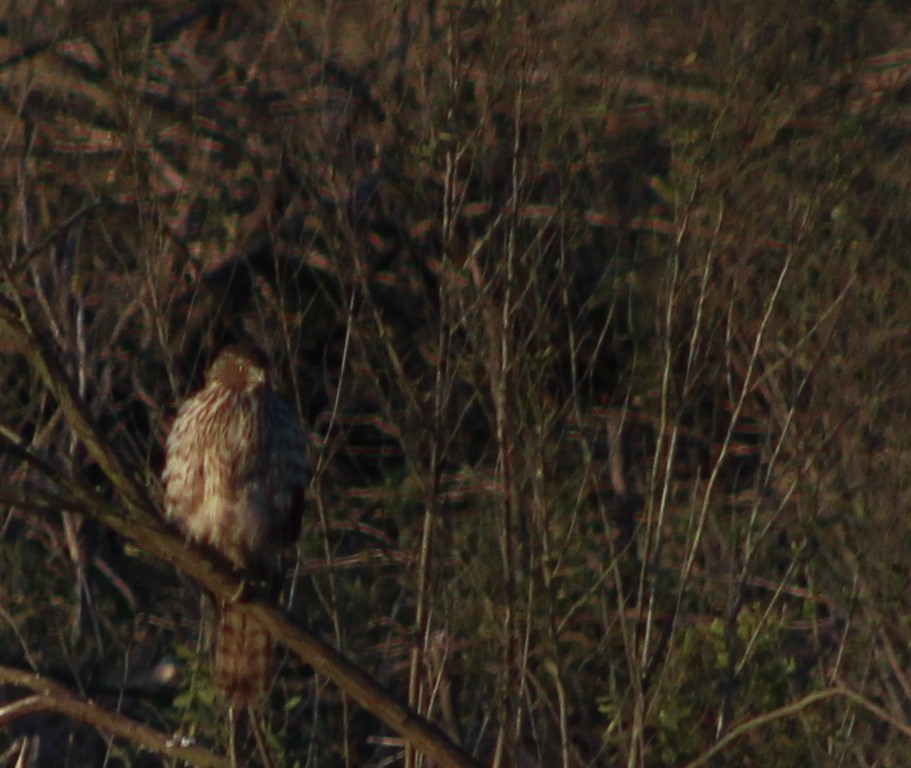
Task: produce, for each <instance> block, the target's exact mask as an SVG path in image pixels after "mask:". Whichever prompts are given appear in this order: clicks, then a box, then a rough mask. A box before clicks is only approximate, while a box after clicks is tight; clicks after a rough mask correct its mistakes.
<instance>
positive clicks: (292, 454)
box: [162, 347, 309, 708]
mask: <svg viewBox="0 0 911 768" xmlns="http://www.w3.org/2000/svg"><path fill="white" fill-rule="evenodd" d="M306 443H307V438H306V434H305V432H304V430H303V428H302V427H301V425H300V422H299V421H298V419H297V416H296V415H295V413H294V412H293V411H292V410H291V408H290V407H289V406H288V404H287V403H286V402H285V401H284V400H283V399H282V398H281V397H279V396H278V395H277V394H276V393H275V392H274V391H273V390H272V388H271V386H270V382H269V370H268V361H267V360H266V359H265V356H264V355H263V354H262V353H260V352H258V351H251V350H245V349H242V348H239V347H228V348H226V349H225V350H223V351H222V352H221V354H219V355H218V357H217V358H216V359H215V361H214V362H213V363H212V365H211V366H210V367H209V370H208V372H207V374H206V385H205V387H204V388H203V389H202V390H201V391H200V392H198V393H197V394H196V395H194V396H193V397H191V398H189V399H188V400H186V401H185V402H184V403H183V404H182V405H181V406H180V408H179V410H178V413H177V418H176V420H175V421H174V426H173V427H172V428H171V432H170V434H169V436H168V441H167V458H166V460H165V468H164V472H163V474H162V480H163V481H164V486H165V511H166V514H167V516H168V518H169V519H170V520H173V521H174V522H176V523H177V525H178V526H179V527H180V528H181V529H182V530H183V532H184V533H185V534H186V536H187V537H188V538H190V539H192V540H194V541H198V542H201V543H203V544H205V545H208V546H210V547H212V548H213V549H214V550H216V551H218V552H219V553H221V554H222V555H223V556H224V557H226V558H227V559H228V560H230V561H231V562H232V563H233V564H234V566H235V567H236V568H238V569H239V570H240V571H242V572H244V573H245V574H247V575H249V576H251V577H252V578H254V579H265V580H266V583H267V584H271V585H272V586H273V588H275V589H276V591H277V588H278V587H279V586H280V581H279V577H280V570H279V561H280V557H279V556H280V553H281V550H282V549H283V548H284V547H285V546H286V545H288V544H289V543H293V542H294V541H296V540H297V537H298V535H299V533H300V525H301V514H302V512H303V504H304V491H305V489H306V486H307V483H308V473H309V467H308V463H307V452H306ZM217 608H218V619H217V621H218V625H217V628H216V635H215V683H216V686H217V687H218V689H219V690H220V691H221V692H222V693H223V694H224V695H225V697H226V698H227V700H228V702H229V704H230V705H231V706H232V707H238V708H240V707H249V706H251V705H253V704H256V703H257V702H259V701H260V700H261V699H262V697H263V696H264V694H265V692H266V688H267V684H268V679H269V660H270V656H271V647H272V641H271V638H270V636H269V633H268V631H267V630H266V629H265V628H264V627H263V626H262V625H261V624H260V623H259V622H258V621H257V620H256V618H255V616H253V615H252V613H251V612H250V610H249V607H247V606H245V605H244V604H243V603H242V602H235V603H231V602H223V603H221V604H220V605H218V606H217Z"/></svg>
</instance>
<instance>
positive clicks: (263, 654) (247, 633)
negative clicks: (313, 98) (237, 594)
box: [215, 604, 272, 707]
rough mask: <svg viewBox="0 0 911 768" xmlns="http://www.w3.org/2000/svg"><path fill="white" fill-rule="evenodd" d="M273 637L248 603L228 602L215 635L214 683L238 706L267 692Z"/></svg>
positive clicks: (258, 699) (250, 701) (251, 703)
mask: <svg viewBox="0 0 911 768" xmlns="http://www.w3.org/2000/svg"><path fill="white" fill-rule="evenodd" d="M271 657H272V638H271V637H270V635H269V632H268V631H267V630H266V628H265V627H263V625H262V624H260V623H259V621H258V620H257V619H256V617H255V616H253V614H252V612H251V611H250V608H249V606H246V605H240V604H225V605H222V608H221V616H220V618H219V622H218V631H217V634H216V637H215V685H216V687H217V688H218V690H219V691H220V692H221V693H222V694H223V695H224V696H225V698H227V700H228V701H229V702H231V703H232V704H233V705H235V706H236V707H249V706H251V705H253V704H256V703H258V702H259V701H261V700H262V698H263V697H264V696H265V694H266V688H267V687H268V684H269V662H270V660H271Z"/></svg>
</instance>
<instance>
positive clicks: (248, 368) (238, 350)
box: [206, 346, 269, 389]
mask: <svg viewBox="0 0 911 768" xmlns="http://www.w3.org/2000/svg"><path fill="white" fill-rule="evenodd" d="M268 370H269V361H268V360H267V359H266V356H265V355H264V354H263V353H262V352H261V351H260V350H258V349H248V348H245V347H237V346H231V347H225V348H224V349H223V350H222V351H221V352H220V353H219V354H218V357H216V358H215V362H213V363H212V365H210V366H209V372H208V374H207V376H206V383H207V384H212V383H215V382H217V383H218V384H220V385H222V386H224V387H229V388H231V389H255V388H256V387H260V386H268V385H269V374H268Z"/></svg>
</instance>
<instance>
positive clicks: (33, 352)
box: [0, 274, 480, 768]
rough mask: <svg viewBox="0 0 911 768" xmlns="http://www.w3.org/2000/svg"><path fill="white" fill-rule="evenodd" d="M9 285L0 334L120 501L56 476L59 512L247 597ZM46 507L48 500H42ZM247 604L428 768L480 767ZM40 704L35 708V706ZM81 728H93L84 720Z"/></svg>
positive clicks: (358, 675) (293, 626)
mask: <svg viewBox="0 0 911 768" xmlns="http://www.w3.org/2000/svg"><path fill="white" fill-rule="evenodd" d="M7 278H9V274H7ZM7 286H8V288H9V289H10V292H11V293H12V294H13V299H10V298H7V297H4V296H0V330H3V331H5V332H6V333H7V334H8V335H9V336H11V337H13V338H14V339H15V340H16V341H17V342H18V343H19V346H20V349H21V351H22V352H23V354H25V355H26V357H27V358H28V361H29V363H30V365H31V366H32V367H33V368H34V370H35V371H36V373H37V374H38V376H39V377H40V378H41V380H42V381H43V383H44V385H45V386H46V387H47V388H48V390H50V392H51V393H52V394H53V395H54V397H55V398H56V399H57V402H58V403H59V405H60V407H61V409H62V411H63V413H64V414H65V416H66V418H67V420H68V422H69V424H70V427H71V428H72V430H73V433H74V434H75V435H77V437H78V438H79V440H80V441H81V442H82V443H83V445H84V446H85V448H86V450H87V451H88V453H89V455H91V456H92V458H93V459H94V460H95V461H96V462H97V464H98V465H99V467H100V468H101V469H102V471H103V472H104V474H105V475H106V476H107V477H108V479H109V480H110V482H111V484H112V486H113V487H114V490H115V491H116V496H117V502H112V501H109V500H108V499H106V498H104V497H103V496H102V495H101V494H100V493H99V492H98V491H96V490H95V489H94V488H92V487H90V486H87V485H85V484H81V483H79V482H78V481H75V480H70V479H66V478H62V477H61V476H60V475H59V474H58V473H56V472H54V473H52V474H51V476H50V477H49V479H50V480H52V481H53V482H54V483H55V484H56V485H57V486H58V487H59V488H61V490H62V491H63V494H61V495H60V496H55V497H54V498H55V500H57V501H59V502H60V504H61V507H65V508H67V509H69V510H71V511H74V512H78V513H80V514H85V515H89V516H91V517H94V518H96V519H97V520H99V521H100V522H102V523H103V524H105V525H107V526H108V527H110V528H111V529H113V530H114V531H116V532H117V533H119V534H121V535H122V536H124V537H125V538H126V539H128V540H130V541H132V542H133V543H135V544H136V545H137V546H138V547H139V548H140V549H142V550H143V551H144V552H147V553H148V554H151V555H153V556H154V557H157V558H158V559H160V560H162V561H164V562H167V563H170V564H171V565H173V566H175V567H176V568H177V569H178V570H180V571H182V572H183V573H186V574H187V575H189V576H191V577H192V578H194V579H196V581H198V582H199V583H200V584H201V585H202V586H203V587H204V588H205V589H207V590H208V591H209V592H211V593H212V594H213V595H214V596H215V597H216V598H219V599H222V600H232V599H237V595H239V594H245V584H244V580H243V578H242V577H241V575H240V574H238V573H237V572H235V571H233V570H232V568H231V567H230V565H229V564H228V563H227V562H226V561H225V560H223V559H222V558H220V557H219V556H218V555H217V554H215V553H213V552H209V551H208V550H205V549H203V548H201V547H199V546H197V545H194V544H192V543H190V542H188V541H186V540H185V539H184V537H183V536H182V535H180V534H179V533H178V532H177V531H176V530H175V529H173V528H171V527H170V526H168V525H167V524H166V523H165V521H164V520H163V519H162V517H161V516H160V515H159V514H158V513H157V510H156V509H155V506H154V505H153V504H152V502H151V501H150V499H149V497H148V494H147V492H146V490H145V488H143V486H142V485H141V484H140V483H139V482H138V481H137V480H136V479H135V478H136V476H135V474H133V473H132V472H130V471H129V470H128V468H127V467H126V465H125V464H124V463H123V462H122V461H121V460H120V458H119V457H118V456H117V455H116V454H115V453H114V451H113V450H112V448H111V446H110V444H109V443H107V442H106V441H105V439H104V438H103V436H102V434H101V433H100V431H99V430H98V429H97V427H96V426H95V424H94V423H93V421H92V419H91V418H90V416H89V415H88V410H87V409H86V408H85V406H84V404H83V403H82V402H81V400H80V398H79V397H78V395H77V394H76V391H75V389H74V387H73V386H72V382H71V381H70V380H69V378H68V377H67V375H66V373H65V372H64V370H63V367H62V365H61V364H60V362H59V360H58V358H57V356H55V355H54V354H53V352H52V351H51V350H50V348H49V346H48V345H47V343H45V342H44V341H43V339H45V338H47V336H46V335H45V334H43V333H42V332H41V329H40V328H38V327H37V321H36V320H35V319H34V318H33V317H30V316H29V313H28V310H27V307H26V305H25V301H24V299H23V297H22V295H21V294H19V293H17V292H16V288H15V286H14V285H12V284H11V281H10V280H9V279H8V280H7ZM0 450H5V451H7V452H9V453H13V454H14V455H17V456H18V457H19V458H20V459H28V460H29V461H30V463H32V465H33V466H36V467H39V468H42V469H46V468H43V467H40V464H38V462H40V460H39V459H37V458H36V457H34V456H31V455H30V454H28V452H27V451H26V449H24V448H23V447H22V446H21V445H16V444H15V443H13V442H12V441H10V440H8V439H4V440H3V441H2V444H0ZM43 500H44V501H46V500H47V499H46V497H45V498H44V499H43ZM124 510H125V511H126V514H124ZM250 602H251V604H252V605H254V607H255V611H256V613H257V616H258V618H259V619H260V620H261V621H262V622H263V624H264V625H266V626H267V627H268V628H269V629H270V631H271V632H272V633H273V635H274V637H275V639H276V640H278V641H279V642H282V643H284V644H285V645H287V646H288V648H290V649H291V650H292V651H293V652H295V653H296V654H297V655H298V656H300V658H301V659H302V660H303V661H304V662H306V663H308V664H310V665H311V666H312V667H313V668H314V669H315V670H316V671H317V672H319V673H320V674H322V675H325V676H326V677H327V678H329V679H330V680H332V681H333V682H334V683H335V684H336V685H338V686H339V688H341V689H342V690H343V691H345V692H346V693H347V694H349V695H350V696H351V697H352V698H353V699H354V700H355V701H357V702H358V703H359V704H361V705H362V706H363V707H365V708H366V709H367V710H369V711H370V712H372V713H373V714H374V715H375V716H376V717H378V718H379V719H380V720H382V721H383V722H384V723H386V724H387V725H388V726H389V727H390V728H392V729H393V730H395V731H396V732H397V733H399V734H400V735H401V736H402V737H403V738H405V740H406V741H408V742H409V743H410V744H412V745H413V746H414V747H415V748H416V749H418V750H420V751H421V752H422V753H424V754H425V755H426V756H427V757H428V758H429V759H430V760H431V761H432V762H434V763H435V764H437V765H440V766H444V768H445V767H449V768H477V767H478V766H479V765H480V764H479V763H478V762H477V761H475V760H474V759H473V758H472V757H471V756H470V755H468V754H467V753H466V752H465V751H464V750H462V749H461V748H460V747H458V746H457V745H456V744H455V743H454V742H453V741H452V740H451V739H450V738H449V737H448V736H447V735H446V734H445V733H444V732H443V731H442V730H440V729H439V728H437V727H436V726H435V725H433V724H432V723H430V722H429V721H427V720H425V719H424V718H422V717H420V716H419V715H418V714H417V713H416V712H415V711H414V710H412V709H411V708H409V707H407V706H405V705H404V704H402V703H400V702H399V701H398V700H397V699H396V698H395V697H394V696H392V695H391V694H390V693H389V692H388V691H386V690H385V689H384V688H383V687H382V686H381V685H380V684H379V683H378V682H377V681H376V680H375V679H374V678H373V677H371V676H370V675H369V674H367V673H366V672H365V671H364V670H363V669H361V668H360V667H358V666H357V665H356V664H354V663H353V662H352V661H350V660H349V659H347V658H346V657H345V656H343V655H342V654H341V653H339V652H338V651H336V650H335V648H333V647H332V646H330V645H329V644H327V643H326V642H324V641H323V640H321V639H320V638H318V637H317V636H316V635H314V634H313V633H312V632H310V631H309V630H308V629H306V628H305V627H302V626H300V625H299V624H297V623H296V622H295V621H294V620H293V619H292V618H291V617H290V616H288V614H287V613H285V612H284V611H283V610H282V609H281V608H279V607H278V606H276V605H275V604H274V603H273V602H270V601H267V600H262V599H256V598H252V599H251V601H250ZM68 695H70V694H68ZM37 703H38V702H37V701H36V702H33V703H32V705H33V706H34V705H37ZM43 703H44V704H49V703H50V702H47V701H44V702H43ZM23 706H24V705H23ZM61 706H62V705H61ZM67 714H70V715H71V716H73V717H77V718H79V719H85V718H83V716H82V715H85V714H86V710H85V709H84V708H79V707H72V708H71V709H69V710H67ZM86 722H92V721H90V720H88V719H86ZM131 733H133V732H131V731H130V730H129V729H126V730H125V731H124V732H123V733H122V734H119V735H123V736H124V738H132V737H131V735H130V734H131ZM133 740H136V739H133Z"/></svg>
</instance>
